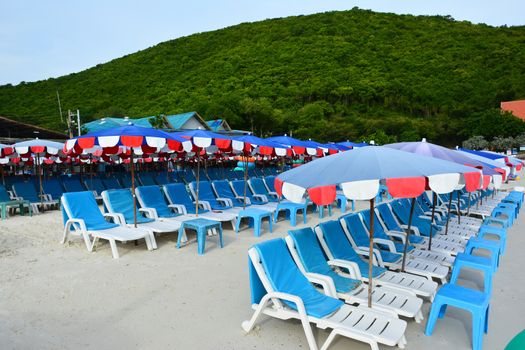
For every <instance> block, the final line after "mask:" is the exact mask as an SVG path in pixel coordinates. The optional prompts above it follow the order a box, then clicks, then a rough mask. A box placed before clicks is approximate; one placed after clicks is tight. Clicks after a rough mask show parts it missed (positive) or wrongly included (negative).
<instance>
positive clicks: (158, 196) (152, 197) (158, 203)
mask: <svg viewBox="0 0 525 350" xmlns="http://www.w3.org/2000/svg"><path fill="white" fill-rule="evenodd" d="M136 190H137V191H139V192H140V197H141V199H142V202H143V203H144V206H145V207H146V208H154V209H155V210H156V211H157V215H158V216H159V218H174V217H176V216H179V215H180V214H177V213H174V212H173V211H172V210H171V209H170V208H169V207H168V205H167V204H166V200H165V199H164V195H163V194H162V192H161V190H160V187H159V186H139V187H137V189H136Z"/></svg>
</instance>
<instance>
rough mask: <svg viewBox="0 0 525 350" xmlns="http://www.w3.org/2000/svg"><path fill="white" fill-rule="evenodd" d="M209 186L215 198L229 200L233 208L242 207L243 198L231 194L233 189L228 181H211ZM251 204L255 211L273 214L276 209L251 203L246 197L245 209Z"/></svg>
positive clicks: (271, 206)
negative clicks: (266, 211) (265, 211)
mask: <svg viewBox="0 0 525 350" xmlns="http://www.w3.org/2000/svg"><path fill="white" fill-rule="evenodd" d="M211 185H212V187H213V190H214V191H215V194H216V195H217V197H222V198H228V199H230V200H231V202H232V204H233V206H234V207H239V208H242V207H244V197H243V196H237V195H236V194H235V193H234V192H233V189H232V187H231V186H230V182H229V181H227V180H216V181H213V182H212V184H211ZM247 190H248V189H247ZM252 204H253V206H252V207H255V208H257V209H263V210H268V211H271V212H274V211H275V208H276V206H275V205H265V204H258V203H251V201H250V199H249V198H248V197H246V207H249V206H251V205H252Z"/></svg>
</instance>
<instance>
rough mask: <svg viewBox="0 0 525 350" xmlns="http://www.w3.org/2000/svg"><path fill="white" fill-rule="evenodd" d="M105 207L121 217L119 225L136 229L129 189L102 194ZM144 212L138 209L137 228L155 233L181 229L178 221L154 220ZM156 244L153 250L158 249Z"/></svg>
mask: <svg viewBox="0 0 525 350" xmlns="http://www.w3.org/2000/svg"><path fill="white" fill-rule="evenodd" d="M102 200H103V201H104V207H105V208H106V209H107V211H108V212H109V213H112V214H116V215H118V217H119V222H118V223H119V224H121V225H124V226H127V227H134V226H135V218H134V213H133V196H132V195H131V191H130V190H128V189H121V190H108V191H103V192H102ZM143 214H144V213H143V211H140V210H139V209H137V227H139V228H142V229H145V230H147V231H150V232H151V234H152V235H154V234H155V233H167V232H176V231H178V229H179V228H180V225H181V224H180V222H178V221H160V220H155V219H153V218H147V217H145V216H144V215H143ZM152 243H154V246H153V248H156V244H155V242H152Z"/></svg>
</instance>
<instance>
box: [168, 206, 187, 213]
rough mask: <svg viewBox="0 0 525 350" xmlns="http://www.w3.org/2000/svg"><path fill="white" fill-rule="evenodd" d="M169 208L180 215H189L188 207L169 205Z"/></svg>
mask: <svg viewBox="0 0 525 350" xmlns="http://www.w3.org/2000/svg"><path fill="white" fill-rule="evenodd" d="M168 207H169V208H170V209H172V210H174V211H175V212H176V213H178V214H182V215H185V214H186V213H187V211H186V207H185V206H184V205H183V204H169V205H168Z"/></svg>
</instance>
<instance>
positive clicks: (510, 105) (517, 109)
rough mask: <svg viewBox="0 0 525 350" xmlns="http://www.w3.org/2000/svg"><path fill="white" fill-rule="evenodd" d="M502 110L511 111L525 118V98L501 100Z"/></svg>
mask: <svg viewBox="0 0 525 350" xmlns="http://www.w3.org/2000/svg"><path fill="white" fill-rule="evenodd" d="M500 106H501V110H502V111H506V112H511V113H512V114H514V115H515V116H516V117H518V118H520V119H522V120H525V100H517V101H506V102H501V105H500Z"/></svg>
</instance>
